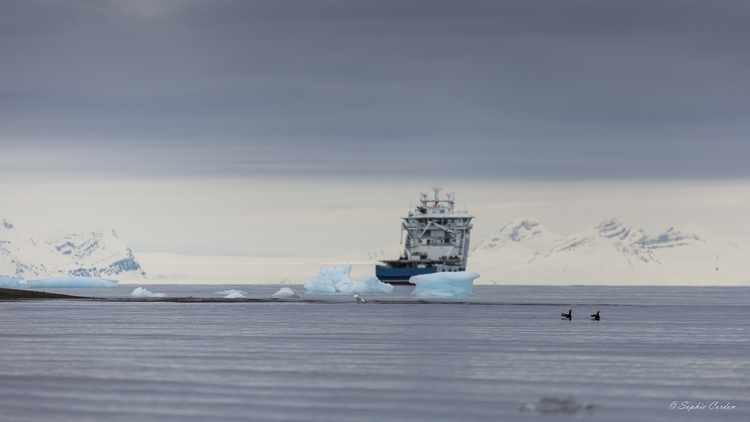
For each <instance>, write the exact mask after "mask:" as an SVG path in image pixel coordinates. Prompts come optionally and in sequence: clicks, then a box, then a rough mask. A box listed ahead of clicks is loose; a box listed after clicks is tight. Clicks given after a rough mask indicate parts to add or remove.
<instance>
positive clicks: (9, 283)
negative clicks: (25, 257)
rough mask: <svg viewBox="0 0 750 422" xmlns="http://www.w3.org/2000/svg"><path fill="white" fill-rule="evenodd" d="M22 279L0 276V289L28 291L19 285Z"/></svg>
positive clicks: (24, 285)
mask: <svg viewBox="0 0 750 422" xmlns="http://www.w3.org/2000/svg"><path fill="white" fill-rule="evenodd" d="M21 280H23V277H8V276H0V287H2V288H4V289H28V288H29V286H27V285H26V284H23V283H21V282H20V281H21Z"/></svg>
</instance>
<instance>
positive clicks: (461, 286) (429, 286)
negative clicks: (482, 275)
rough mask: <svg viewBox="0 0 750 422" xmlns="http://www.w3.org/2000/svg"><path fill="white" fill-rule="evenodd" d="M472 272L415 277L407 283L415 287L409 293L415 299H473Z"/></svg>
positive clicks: (473, 274)
mask: <svg viewBox="0 0 750 422" xmlns="http://www.w3.org/2000/svg"><path fill="white" fill-rule="evenodd" d="M476 278H479V274H477V273H475V272H474V271H458V272H453V273H450V272H449V273H434V274H423V275H415V276H413V277H412V278H410V279H409V282H410V283H412V284H415V285H416V286H417V287H415V288H414V291H412V292H411V295H412V296H416V297H473V296H474V292H473V290H474V279H476Z"/></svg>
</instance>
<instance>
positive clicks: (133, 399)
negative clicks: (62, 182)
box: [0, 285, 750, 422]
mask: <svg viewBox="0 0 750 422" xmlns="http://www.w3.org/2000/svg"><path fill="white" fill-rule="evenodd" d="M136 287H138V286H136V285H130V286H128V285H122V286H119V287H117V288H114V289H59V290H48V291H53V292H57V293H66V294H72V295H80V296H86V297H92V298H105V299H106V300H98V299H76V300H15V301H4V302H0V421H7V422H10V421H158V422H167V421H321V422H323V421H325V422H331V421H373V422H374V421H377V422H381V421H430V422H433V421H536V420H539V421H568V420H571V421H573V420H590V421H693V420H695V421H704V420H705V421H748V420H750V288H748V287H607V286H567V287H552V286H475V287H474V293H475V296H474V297H472V298H463V299H417V298H414V297H412V296H410V292H411V290H412V289H413V287H409V286H397V287H396V289H395V291H394V292H393V293H392V294H387V295H386V294H379V295H375V294H373V295H362V296H363V297H364V298H365V300H366V303H361V304H360V303H357V302H356V301H355V300H354V298H353V297H352V296H351V295H307V294H302V297H301V298H299V299H272V298H271V295H272V294H273V293H274V292H276V291H277V290H279V288H280V287H281V286H278V285H276V286H274V285H233V286H217V285H148V286H144V287H146V288H147V289H148V290H150V291H152V292H158V293H165V294H167V298H170V299H171V298H192V299H187V300H184V301H159V300H157V299H143V300H135V301H133V300H130V299H129V298H130V294H131V292H132V290H133V289H134V288H136ZM290 287H294V288H297V289H298V290H300V291H304V289H303V288H302V287H301V286H290ZM230 289H235V290H241V291H243V292H245V293H244V295H245V296H246V297H247V298H249V299H248V300H219V301H215V300H209V299H215V298H221V297H222V295H217V294H216V293H217V292H221V291H225V290H230ZM568 309H572V319H571V320H564V319H562V318H561V313H563V312H568ZM597 310H598V311H600V315H601V319H600V320H599V321H593V320H591V318H590V315H591V314H593V313H595V312H596V311H597Z"/></svg>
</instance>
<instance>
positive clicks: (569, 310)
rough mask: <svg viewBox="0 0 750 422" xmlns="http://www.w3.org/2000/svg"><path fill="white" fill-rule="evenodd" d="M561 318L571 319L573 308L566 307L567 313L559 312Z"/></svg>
mask: <svg viewBox="0 0 750 422" xmlns="http://www.w3.org/2000/svg"><path fill="white" fill-rule="evenodd" d="M560 318H561V319H573V308H571V309H568V313H567V314H566V313H561V314H560Z"/></svg>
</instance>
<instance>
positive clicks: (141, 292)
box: [130, 287, 167, 297]
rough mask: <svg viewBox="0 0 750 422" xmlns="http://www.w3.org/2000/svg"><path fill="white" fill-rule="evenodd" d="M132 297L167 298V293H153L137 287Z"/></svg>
mask: <svg viewBox="0 0 750 422" xmlns="http://www.w3.org/2000/svg"><path fill="white" fill-rule="evenodd" d="M130 296H133V297H167V294H166V293H151V292H150V291H148V290H146V289H144V288H143V287H137V288H136V289H135V290H133V293H131V294H130Z"/></svg>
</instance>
